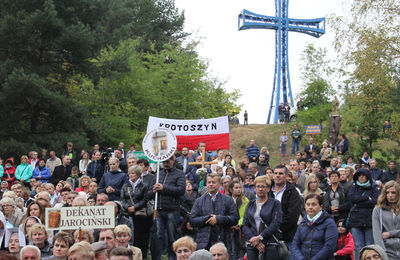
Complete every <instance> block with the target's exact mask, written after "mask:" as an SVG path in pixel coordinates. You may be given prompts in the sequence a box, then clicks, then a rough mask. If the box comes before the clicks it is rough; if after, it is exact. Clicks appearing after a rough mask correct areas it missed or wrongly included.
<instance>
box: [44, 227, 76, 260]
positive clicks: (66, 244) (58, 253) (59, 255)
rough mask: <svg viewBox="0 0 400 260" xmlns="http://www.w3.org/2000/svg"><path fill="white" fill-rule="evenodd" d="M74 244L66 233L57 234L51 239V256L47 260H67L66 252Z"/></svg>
mask: <svg viewBox="0 0 400 260" xmlns="http://www.w3.org/2000/svg"><path fill="white" fill-rule="evenodd" d="M73 244H74V240H73V239H72V237H71V235H70V234H69V233H67V232H63V231H61V232H58V233H57V234H56V235H55V236H54V238H53V245H54V246H53V255H52V256H50V257H48V258H47V260H50V259H57V260H62V259H64V260H67V259H68V250H69V248H70V247H71V246H72V245H73Z"/></svg>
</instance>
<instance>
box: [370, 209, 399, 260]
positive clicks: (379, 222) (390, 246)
mask: <svg viewBox="0 0 400 260" xmlns="http://www.w3.org/2000/svg"><path fill="white" fill-rule="evenodd" d="M372 232H373V235H374V242H375V244H377V245H379V246H380V247H382V248H383V249H384V250H385V251H386V253H387V255H388V257H389V258H390V259H400V214H399V215H396V214H394V213H393V212H392V211H391V210H390V208H380V207H378V206H375V208H374V211H373V212H372ZM382 232H389V234H390V236H389V238H387V239H382Z"/></svg>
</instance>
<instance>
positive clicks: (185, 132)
mask: <svg viewBox="0 0 400 260" xmlns="http://www.w3.org/2000/svg"><path fill="white" fill-rule="evenodd" d="M157 128H166V129H169V130H171V131H172V132H173V133H174V134H175V135H177V136H190V135H216V134H226V133H229V121H228V117H227V116H222V117H216V118H207V119H198V120H183V119H166V118H158V117H152V116H151V117H149V122H148V124H147V133H149V132H151V131H152V130H154V129H157Z"/></svg>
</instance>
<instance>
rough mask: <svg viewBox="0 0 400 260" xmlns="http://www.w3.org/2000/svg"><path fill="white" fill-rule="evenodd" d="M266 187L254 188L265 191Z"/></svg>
mask: <svg viewBox="0 0 400 260" xmlns="http://www.w3.org/2000/svg"><path fill="white" fill-rule="evenodd" d="M266 188H268V186H256V189H259V190H265V189H266Z"/></svg>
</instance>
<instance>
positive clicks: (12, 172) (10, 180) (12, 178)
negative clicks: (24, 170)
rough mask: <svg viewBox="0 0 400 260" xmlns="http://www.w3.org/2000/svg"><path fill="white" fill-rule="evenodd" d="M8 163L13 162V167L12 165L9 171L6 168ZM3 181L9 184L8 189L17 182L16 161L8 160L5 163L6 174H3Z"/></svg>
mask: <svg viewBox="0 0 400 260" xmlns="http://www.w3.org/2000/svg"><path fill="white" fill-rule="evenodd" d="M7 162H11V165H12V167H11V168H8V169H7V168H6V164H7ZM9 177H10V178H9ZM1 180H3V181H7V182H8V188H10V184H11V183H13V182H14V181H15V167H14V160H13V159H12V158H8V159H7V160H6V161H5V162H4V173H3V177H2V178H1Z"/></svg>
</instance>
